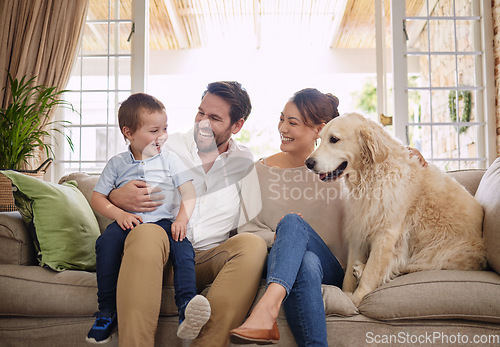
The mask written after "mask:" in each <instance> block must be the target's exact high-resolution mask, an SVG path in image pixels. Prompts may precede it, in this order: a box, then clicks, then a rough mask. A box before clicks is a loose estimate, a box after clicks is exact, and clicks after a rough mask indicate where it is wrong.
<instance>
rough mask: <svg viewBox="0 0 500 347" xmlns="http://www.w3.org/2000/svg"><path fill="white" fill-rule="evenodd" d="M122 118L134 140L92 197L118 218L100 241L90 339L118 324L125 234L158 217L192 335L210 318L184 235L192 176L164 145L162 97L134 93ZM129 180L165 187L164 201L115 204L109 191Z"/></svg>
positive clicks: (184, 323)
mask: <svg viewBox="0 0 500 347" xmlns="http://www.w3.org/2000/svg"><path fill="white" fill-rule="evenodd" d="M118 122H119V126H120V130H121V132H122V134H123V136H124V137H125V139H126V140H128V141H129V142H130V146H129V150H128V151H127V152H124V153H120V154H118V155H116V156H114V157H112V158H111V159H110V160H109V162H108V163H107V164H106V167H105V168H104V170H103V172H102V174H101V176H100V178H99V181H98V183H97V185H96V187H95V188H94V192H93V194H92V198H91V205H92V207H93V208H94V209H95V210H96V211H97V212H99V213H101V214H102V215H104V216H106V217H108V218H110V219H114V220H115V222H113V223H111V224H110V225H109V226H108V227H107V228H106V230H105V231H104V232H103V233H102V235H101V236H100V237H99V238H98V239H97V241H96V263H97V264H96V272H97V289H98V292H97V299H98V303H99V311H98V312H96V313H95V314H94V316H96V317H97V318H96V321H95V323H94V325H93V326H92V328H91V329H90V331H89V333H88V335H87V338H86V340H87V341H88V342H90V343H106V342H108V341H109V339H110V336H111V333H112V331H113V329H114V328H115V327H116V324H117V316H116V285H117V280H118V273H119V270H120V264H121V257H122V253H123V247H124V243H125V238H126V237H127V235H128V233H129V232H130V230H131V229H132V228H134V227H135V226H137V225H139V224H140V223H155V224H157V225H159V226H161V227H162V228H163V229H165V231H166V233H167V235H168V238H169V241H170V259H171V261H172V265H173V268H174V287H175V303H176V305H177V308H178V311H179V320H180V325H179V328H178V330H177V335H178V336H179V337H180V338H191V339H193V338H195V337H196V336H198V333H199V332H200V330H201V328H202V327H203V325H204V324H205V323H206V322H207V321H208V319H209V318H210V304H209V302H208V300H207V299H206V298H205V297H204V296H202V295H197V291H196V275H195V267H194V266H195V262H194V250H193V247H192V245H191V242H189V240H188V239H187V238H186V230H187V223H188V221H189V218H190V217H191V214H192V212H193V209H194V205H195V200H196V192H195V189H194V186H193V183H192V182H191V181H192V177H190V175H189V174H188V170H187V169H186V167H185V166H184V164H183V163H182V161H181V160H180V159H179V157H178V156H177V155H176V154H175V153H173V152H171V151H168V150H165V149H163V150H162V145H163V144H164V142H165V141H166V140H167V137H168V135H167V114H166V112H165V107H164V106H163V104H162V103H161V102H160V101H159V100H158V99H156V98H154V97H153V96H150V95H147V94H142V93H137V94H133V95H131V96H130V97H129V98H128V99H127V100H125V101H124V102H123V103H122V105H121V106H120V109H119V111H118ZM131 180H143V181H146V182H147V183H148V184H149V185H150V186H151V187H155V186H159V187H161V189H162V192H161V194H163V195H164V196H165V199H164V201H163V205H161V206H159V207H158V208H157V209H156V210H154V211H152V212H144V213H136V214H132V213H129V212H126V211H124V210H122V209H120V208H118V207H117V206H115V205H113V204H112V203H111V202H110V201H109V200H108V194H109V192H110V191H111V190H112V189H113V188H119V187H120V186H121V185H123V184H125V183H127V182H129V181H131ZM175 188H177V189H178V191H179V193H180V195H181V199H182V200H181V203H180V207H179V212H178V214H177V217H176V216H175V215H174V214H173V212H174V210H175V206H176V203H175V202H176V199H175V198H176V192H175ZM177 204H178V202H177ZM174 218H175V219H174ZM147 270H148V269H144V271H147Z"/></svg>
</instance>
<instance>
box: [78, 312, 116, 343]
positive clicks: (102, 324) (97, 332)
mask: <svg viewBox="0 0 500 347" xmlns="http://www.w3.org/2000/svg"><path fill="white" fill-rule="evenodd" d="M94 317H97V318H96V320H95V323H94V325H93V326H92V328H91V329H90V331H89V333H88V334H87V337H86V338H85V340H87V342H90V343H96V344H101V343H107V342H108V341H109V340H110V339H111V333H112V332H113V330H114V329H115V327H116V323H117V320H116V312H114V313H103V312H96V313H94Z"/></svg>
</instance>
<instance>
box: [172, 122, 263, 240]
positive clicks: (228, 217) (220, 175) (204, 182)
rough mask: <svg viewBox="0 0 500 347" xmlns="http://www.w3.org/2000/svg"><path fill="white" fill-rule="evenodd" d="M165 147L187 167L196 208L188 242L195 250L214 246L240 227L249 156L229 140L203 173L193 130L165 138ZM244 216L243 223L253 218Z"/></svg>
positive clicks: (189, 226)
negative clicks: (227, 144)
mask: <svg viewBox="0 0 500 347" xmlns="http://www.w3.org/2000/svg"><path fill="white" fill-rule="evenodd" d="M166 145H167V147H168V148H169V149H170V150H172V151H174V152H175V153H177V155H178V156H179V158H180V159H181V160H182V161H183V162H184V164H185V165H186V166H187V167H188V170H189V173H190V176H191V177H193V185H194V187H195V189H196V206H195V209H194V211H193V215H192V217H191V219H190V223H189V225H188V230H187V237H188V239H189V240H190V241H191V243H192V245H193V247H194V249H195V250H206V249H210V248H213V247H216V246H218V245H219V244H221V243H222V242H224V241H226V240H227V239H228V238H229V232H230V231H231V230H233V229H235V228H237V227H238V225H239V224H241V222H240V208H241V204H240V195H241V180H242V179H243V178H245V177H247V176H249V173H251V172H252V170H253V169H254V165H253V155H252V153H251V152H250V150H249V149H248V148H246V147H244V146H242V145H239V144H237V143H236V142H235V141H233V140H232V139H230V140H229V148H228V150H227V151H226V152H224V153H222V154H220V155H219V156H218V157H217V159H216V160H215V162H214V164H213V166H212V168H211V169H210V170H209V171H208V172H207V173H205V170H204V169H203V166H202V161H201V159H200V157H199V155H198V148H197V146H196V142H195V141H194V131H193V130H190V131H188V132H187V133H185V134H172V135H169V137H168V140H167V144H166ZM255 177H256V175H255ZM257 189H258V188H257ZM259 198H260V197H259ZM257 213H258V211H257ZM244 214H245V216H246V217H247V218H246V219H247V220H248V218H253V216H254V215H255V213H254V214H252V215H248V213H247V211H245V213H244ZM242 215H243V213H242Z"/></svg>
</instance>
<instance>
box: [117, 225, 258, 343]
mask: <svg viewBox="0 0 500 347" xmlns="http://www.w3.org/2000/svg"><path fill="white" fill-rule="evenodd" d="M169 250H170V247H169V241H168V237H167V234H166V233H165V231H164V230H163V229H162V228H161V227H159V226H157V225H155V224H141V225H139V226H137V227H136V228H134V229H132V231H131V232H130V234H129V235H128V237H127V238H126V240H125V248H124V253H123V259H122V264H121V267H120V274H119V277H118V287H117V309H118V329H119V335H118V336H119V345H120V347H126V346H135V347H139V346H140V347H142V346H154V339H155V333H156V327H157V324H158V317H159V314H160V303H161V292H162V283H163V274H164V266H165V265H166V264H167V261H168V256H169ZM266 254H267V247H266V243H265V241H264V240H263V239H262V238H261V237H259V236H257V235H254V234H238V235H235V236H233V237H231V238H229V239H228V240H227V241H225V242H224V243H222V244H221V245H219V246H217V247H214V248H212V249H209V250H206V251H197V252H196V256H195V260H196V282H197V287H198V290H199V291H201V290H203V289H204V288H205V287H206V286H207V285H208V284H210V283H212V285H211V287H210V290H209V291H208V294H207V299H208V301H209V302H210V306H211V308H212V314H211V317H210V319H209V321H208V322H207V324H206V325H205V326H204V328H203V329H202V331H201V332H200V335H199V336H198V338H197V339H195V340H194V341H193V342H192V343H191V346H192V347H194V346H204V347H205V346H217V347H221V346H227V345H228V344H229V331H230V330H231V329H233V328H236V327H238V326H239V325H240V324H241V323H242V322H243V319H244V318H245V316H246V314H247V313H248V310H249V309H250V306H251V305H252V302H253V300H254V299H255V295H256V293H257V290H258V287H259V283H260V279H261V274H262V270H263V267H264V262H265V258H266Z"/></svg>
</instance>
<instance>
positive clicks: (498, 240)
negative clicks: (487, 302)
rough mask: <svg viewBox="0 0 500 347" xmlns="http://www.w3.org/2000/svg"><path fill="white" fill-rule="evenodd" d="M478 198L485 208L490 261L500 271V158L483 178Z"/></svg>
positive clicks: (484, 228)
mask: <svg viewBox="0 0 500 347" xmlns="http://www.w3.org/2000/svg"><path fill="white" fill-rule="evenodd" d="M476 199H477V200H478V201H479V203H480V204H481V205H482V206H483V209H484V221H483V237H484V241H485V243H486V255H487V258H488V263H489V265H490V266H491V268H492V269H494V270H495V271H496V272H497V273H500V251H499V250H500V158H497V159H496V160H495V161H494V162H493V164H491V166H490V167H489V169H488V170H487V171H486V173H485V174H484V176H483V178H482V179H481V183H479V187H478V188H477V192H476Z"/></svg>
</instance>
